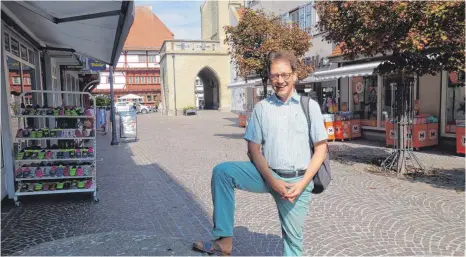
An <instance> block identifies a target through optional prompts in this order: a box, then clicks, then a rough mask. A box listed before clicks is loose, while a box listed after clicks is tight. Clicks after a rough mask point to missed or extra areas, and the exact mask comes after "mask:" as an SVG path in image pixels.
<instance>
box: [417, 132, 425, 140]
mask: <svg viewBox="0 0 466 257" xmlns="http://www.w3.org/2000/svg"><path fill="white" fill-rule="evenodd" d="M418 135H419V136H418V138H419V141H424V140H426V132H425V131H424V130H420V131H419V134H418Z"/></svg>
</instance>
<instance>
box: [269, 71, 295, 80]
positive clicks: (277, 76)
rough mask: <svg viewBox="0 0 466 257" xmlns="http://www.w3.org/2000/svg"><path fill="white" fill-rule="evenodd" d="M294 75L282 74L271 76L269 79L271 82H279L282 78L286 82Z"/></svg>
mask: <svg viewBox="0 0 466 257" xmlns="http://www.w3.org/2000/svg"><path fill="white" fill-rule="evenodd" d="M292 74H293V73H292V72H290V73H282V74H270V75H269V78H270V79H271V80H278V79H279V78H280V77H282V78H283V79H284V80H288V79H289V78H290V77H291V75H292Z"/></svg>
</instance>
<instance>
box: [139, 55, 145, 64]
mask: <svg viewBox="0 0 466 257" xmlns="http://www.w3.org/2000/svg"><path fill="white" fill-rule="evenodd" d="M138 60H139V62H146V61H147V56H146V55H138Z"/></svg>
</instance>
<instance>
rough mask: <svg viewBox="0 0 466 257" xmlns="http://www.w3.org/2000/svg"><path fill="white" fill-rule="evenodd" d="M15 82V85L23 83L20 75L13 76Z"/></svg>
mask: <svg viewBox="0 0 466 257" xmlns="http://www.w3.org/2000/svg"><path fill="white" fill-rule="evenodd" d="M13 84H14V85H21V78H20V77H13Z"/></svg>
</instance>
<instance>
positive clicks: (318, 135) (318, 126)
mask: <svg viewBox="0 0 466 257" xmlns="http://www.w3.org/2000/svg"><path fill="white" fill-rule="evenodd" d="M309 114H310V116H311V131H310V137H311V139H312V142H314V143H317V142H320V141H323V140H327V139H328V135H327V130H326V129H325V125H324V116H322V112H321V111H320V106H319V104H318V103H317V102H316V101H314V100H311V101H309Z"/></svg>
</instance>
